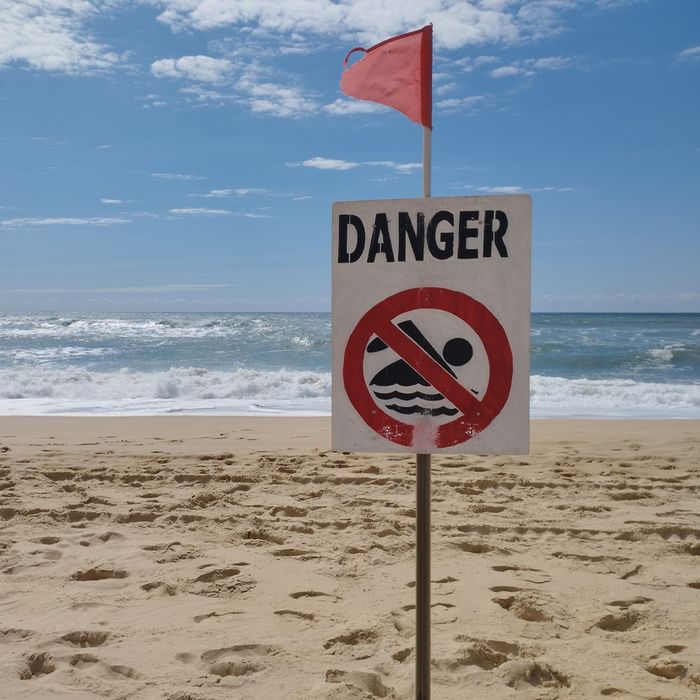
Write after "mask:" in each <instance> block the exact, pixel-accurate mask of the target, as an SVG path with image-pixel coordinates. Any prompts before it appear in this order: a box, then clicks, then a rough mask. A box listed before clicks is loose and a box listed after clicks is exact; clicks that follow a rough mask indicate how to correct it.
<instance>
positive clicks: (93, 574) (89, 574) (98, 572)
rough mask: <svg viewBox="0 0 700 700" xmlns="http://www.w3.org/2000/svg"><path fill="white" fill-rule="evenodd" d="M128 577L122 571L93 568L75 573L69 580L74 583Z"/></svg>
mask: <svg viewBox="0 0 700 700" xmlns="http://www.w3.org/2000/svg"><path fill="white" fill-rule="evenodd" d="M128 575H129V573H128V572H127V571H125V570H124V569H111V568H106V567H105V568H101V567H93V568H91V569H81V570H80V571H76V572H75V573H74V574H73V575H72V576H71V578H72V579H73V580H74V581H105V580H107V579H122V578H126V577H127V576H128Z"/></svg>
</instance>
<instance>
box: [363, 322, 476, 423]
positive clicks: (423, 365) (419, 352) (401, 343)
mask: <svg viewBox="0 0 700 700" xmlns="http://www.w3.org/2000/svg"><path fill="white" fill-rule="evenodd" d="M375 334H376V335H377V336H379V337H380V338H381V339H382V340H383V341H384V342H385V343H386V344H387V345H388V346H389V347H390V348H391V349H392V350H393V351H394V352H395V353H396V354H397V355H399V356H400V357H401V359H402V360H404V361H405V362H406V363H408V364H409V365H410V366H411V367H412V368H413V369H414V370H415V371H416V372H418V374H420V376H421V377H423V379H425V380H426V381H427V382H430V384H431V385H432V386H433V388H435V389H436V390H437V391H439V392H440V393H441V394H442V395H443V396H444V397H445V398H446V399H447V400H448V401H450V402H451V403H452V404H453V405H454V406H456V407H457V408H458V409H459V410H460V411H461V412H462V413H464V414H466V415H469V414H472V415H473V414H476V413H479V412H480V411H481V410H482V407H481V401H479V400H478V399H476V398H475V397H474V396H473V395H472V394H471V393H470V392H469V391H468V390H467V389H466V388H465V387H463V386H462V385H461V384H460V383H459V382H458V381H456V380H455V378H454V377H452V376H451V375H450V373H449V372H446V371H445V368H444V367H441V366H440V365H439V364H438V363H437V362H436V361H435V360H434V359H433V358H432V357H430V355H428V353H427V352H425V350H423V348H421V347H420V346H419V345H418V344H417V343H415V342H414V341H413V340H412V339H411V338H409V337H408V336H407V335H406V334H405V333H404V332H403V331H401V330H400V329H399V328H397V327H396V326H395V325H394V324H393V323H392V322H391V321H387V320H384V319H382V320H381V321H380V323H379V326H378V327H377V328H375Z"/></svg>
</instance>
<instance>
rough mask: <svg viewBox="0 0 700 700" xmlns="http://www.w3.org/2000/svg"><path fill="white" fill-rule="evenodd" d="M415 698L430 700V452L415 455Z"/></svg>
mask: <svg viewBox="0 0 700 700" xmlns="http://www.w3.org/2000/svg"><path fill="white" fill-rule="evenodd" d="M416 700H430V455H424V454H418V455H416Z"/></svg>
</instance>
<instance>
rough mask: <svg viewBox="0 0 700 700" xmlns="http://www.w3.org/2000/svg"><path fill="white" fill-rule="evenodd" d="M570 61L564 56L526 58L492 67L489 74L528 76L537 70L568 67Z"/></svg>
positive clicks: (496, 75) (497, 76) (494, 76)
mask: <svg viewBox="0 0 700 700" xmlns="http://www.w3.org/2000/svg"><path fill="white" fill-rule="evenodd" d="M571 64H572V62H571V59H570V58H566V57H564V56H548V57H546V58H528V59H526V60H524V61H517V62H516V63H512V64H510V65H508V66H499V67H498V68H494V69H493V70H492V71H491V72H490V73H489V75H490V76H491V77H492V78H510V77H514V76H518V75H524V76H526V77H530V76H532V75H535V73H537V72H538V71H545V70H563V69H564V68H569V67H570V66H571Z"/></svg>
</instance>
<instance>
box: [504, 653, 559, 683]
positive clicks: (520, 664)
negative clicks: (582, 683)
mask: <svg viewBox="0 0 700 700" xmlns="http://www.w3.org/2000/svg"><path fill="white" fill-rule="evenodd" d="M496 673H497V674H498V675H499V676H500V677H501V678H502V679H503V681H504V682H505V684H506V685H507V686H509V687H510V688H514V689H515V690H527V689H528V688H530V687H533V686H534V687H544V688H568V687H569V686H570V682H569V679H568V678H567V677H566V676H565V675H564V674H563V673H560V672H559V671H556V670H555V669H553V668H552V667H551V666H550V665H549V664H546V663H544V662H542V661H533V660H529V659H528V660H526V659H522V660H521V659H518V660H514V661H507V662H506V663H504V664H502V665H501V666H499V667H498V670H497V671H496Z"/></svg>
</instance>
